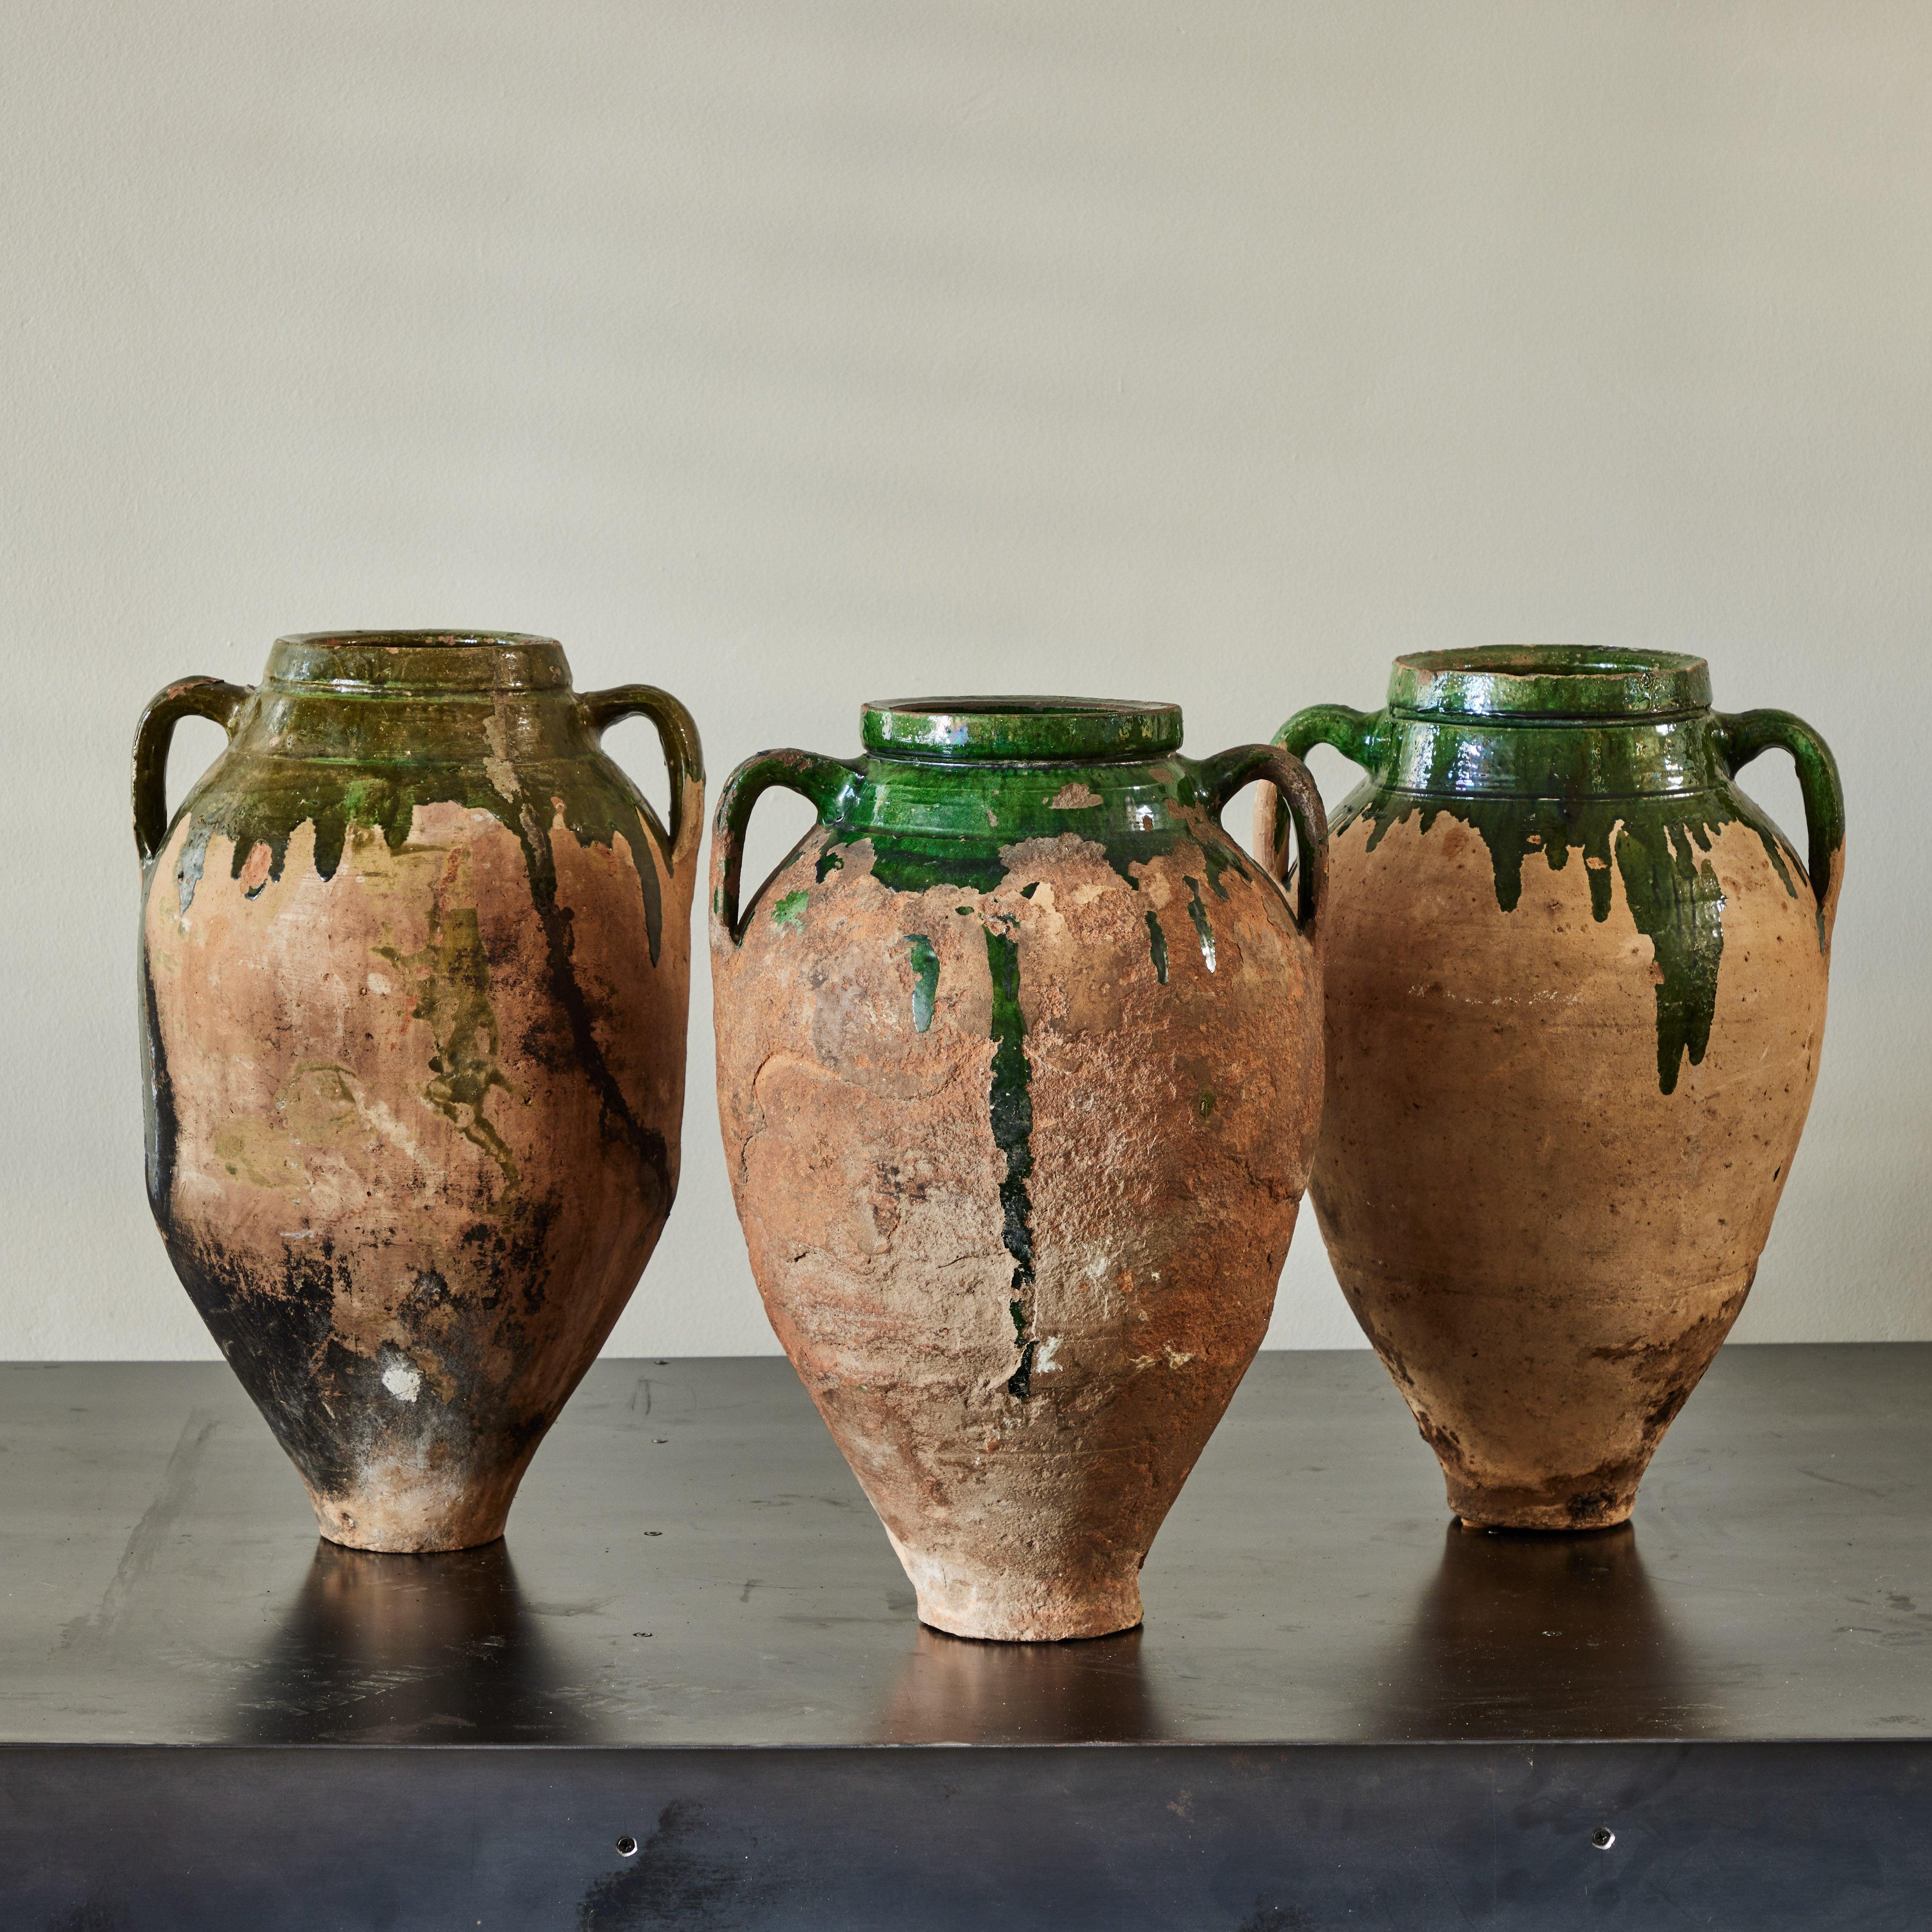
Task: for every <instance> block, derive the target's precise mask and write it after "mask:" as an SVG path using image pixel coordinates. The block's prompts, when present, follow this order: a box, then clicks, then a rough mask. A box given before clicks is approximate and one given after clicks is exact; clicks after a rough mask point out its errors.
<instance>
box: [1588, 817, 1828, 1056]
mask: <svg viewBox="0 0 1932 1932" xmlns="http://www.w3.org/2000/svg"><path fill="white" fill-rule="evenodd" d="M1664 841H1665V842H1664V847H1663V848H1662V849H1661V850H1659V849H1658V847H1656V846H1655V845H1653V844H1649V843H1646V841H1645V840H1643V838H1640V837H1636V836H1634V835H1632V834H1631V832H1630V831H1629V830H1628V829H1625V830H1624V831H1622V832H1619V833H1618V835H1617V871H1618V872H1619V874H1620V875H1621V876H1622V879H1623V882H1624V897H1625V898H1626V899H1627V900H1628V901H1629V904H1630V909H1631V913H1632V915H1633V916H1634V918H1635V919H1636V920H1637V930H1638V931H1639V932H1641V933H1643V934H1644V935H1646V936H1647V937H1648V938H1649V941H1650V942H1651V946H1652V950H1654V952H1655V955H1656V959H1657V965H1658V971H1659V973H1660V974H1661V977H1660V978H1659V980H1658V986H1657V1077H1658V1081H1659V1082H1661V1085H1662V1086H1663V1088H1664V1092H1665V1093H1667V1094H1669V1093H1672V1092H1674V1091H1676V1086H1677V1075H1678V1070H1679V1067H1680V1066H1681V1065H1682V1057H1683V1056H1684V1055H1686V1054H1688V1055H1689V1056H1690V1058H1691V1065H1692V1066H1693V1067H1697V1066H1700V1065H1701V1064H1703V1058H1704V1049H1705V1048H1706V1046H1709V1044H1710V1040H1711V1022H1712V1019H1714V1018H1715V1016H1716V1014H1717V1010H1718V963H1719V962H1720V961H1721V960H1722V959H1723V958H1724V892H1723V889H1721V887H1720V886H1719V885H1718V874H1717V872H1716V871H1715V868H1713V867H1712V864H1711V862H1710V860H1709V859H1705V860H1704V861H1703V863H1702V864H1701V865H1700V863H1699V862H1698V859H1697V850H1696V849H1695V847H1694V844H1693V841H1695V842H1696V846H1697V847H1702V848H1703V850H1705V851H1706V852H1708V851H1709V850H1710V849H1711V841H1710V839H1709V837H1708V836H1707V835H1706V834H1705V833H1704V832H1703V829H1702V828H1701V827H1696V826H1694V827H1692V828H1691V829H1689V830H1688V831H1686V830H1681V829H1679V828H1678V827H1677V826H1666V827H1665V828H1664ZM1787 883H1789V881H1787Z"/></svg>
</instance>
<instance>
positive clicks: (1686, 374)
mask: <svg viewBox="0 0 1932 1932" xmlns="http://www.w3.org/2000/svg"><path fill="white" fill-rule="evenodd" d="M0 209H4V237H0V239H4V245H5V251H4V258H0V616H3V617H4V632H0V644H4V663H3V664H0V684H3V685H4V688H0V732H4V741H0V753H4V755H0V787H4V793H5V796H4V806H5V825H6V829H7V837H6V838H5V851H6V854H7V856H6V860H5V866H6V871H5V919H4V922H0V946H4V947H5V989H6V998H5V1002H4V1026H5V1073H6V1079H5V1089H4V1093H5V1104H4V1106H0V1355H6V1356H14V1357H69V1358H73V1357H89V1356H105V1357H141V1356H158V1357H172V1356H212V1355H214V1349H213V1347H212V1346H211V1343H209V1342H208V1339H207V1337H206V1336H205V1334H204V1333H203V1331H202V1328H201V1327H200V1325H199V1322H198V1320H197V1319H196V1317H195V1316H194V1314H193V1311H192V1310H191V1309H190V1307H189V1305H188V1303H187V1299H186V1298H185V1296H184V1295H183V1294H182V1293H181V1291H180V1290H179V1289H178V1287H177V1286H175V1283H174V1280H173V1279H172V1276H171V1275H170V1274H169V1271H168V1268H167V1267H166V1262H165V1261H164V1259H163V1256H162V1253H161V1250H160V1244H159V1242H158V1241H157V1238H156V1237H155V1236H154V1232H153V1230H152V1229H151V1226H150V1225H149V1223H148V1218H147V1213H146V1208H145V1201H144V1199H143V1196H142V1181H141V1149H140V1116H139V1103H138V1090H137V1074H136V1035H135V1001H134V991H133V944H134V929H135V918H136V896H137V880H136V868H135V863H134V857H133V845H132V841H131V838H130V832H129V829H128V813H127V749H128V745H129V741H130V735H131V733H132V730H133V722H134V719H135V717H136V713H137V712H138V711H139V708H140V706H141V705H142V703H143V702H144V701H145V700H146V699H147V697H148V696H149V695H150V694H151V693H152V692H153V691H154V690H155V689H156V688H157V687H159V686H160V685H161V684H163V682H166V681H167V680H168V679H170V678H172V677H174V676H178V675H181V674H183V673H187V672H190V671H210V672H214V673H219V674H220V675H222V676H226V677H230V678H236V679H252V678H253V677H254V676H255V675H256V674H257V673H258V671H259V670H260V665H261V663H262V660H263V655H264V654H265V652H266V649H267V647H268V645H269V642H270V640H272V637H274V636H275V634H277V633H278V632H279V631H293V630H309V629H320V628H329V627H335V626H350V625H478V626H481V625H489V626H502V627H508V628H520V629H526V630H534V631H544V632H547V633H549V634H553V635H555V636H557V637H561V638H562V640H564V642H565V644H566V645H567V646H568V649H569V651H570V653H571V658H572V659H573V661H574V664H575V667H576V670H577V676H578V682H579V683H580V685H584V686H589V685H599V684H605V683H610V682H617V681H619V680H622V679H632V678H649V679H654V680H655V681H658V682H662V683H664V684H667V685H670V686H671V687H672V688H673V689H675V690H676V691H678V692H679V694H681V695H682V696H683V697H685V700H686V701H687V702H688V703H689V704H690V705H691V707H692V708H693V709H694V711H695V712H696V713H697V717H698V719H699V721H700V724H701V725H702V727H703V732H704V735H705V740H706V750H707V753H708V756H709V763H710V766H711V769H712V775H713V778H714V781H715V780H716V779H717V778H721V777H722V776H723V775H724V773H725V772H727V771H728V770H729V769H730V767H731V766H733V764H734V763H736V761H737V760H739V759H740V758H742V757H745V755H746V754H748V753H750V752H751V751H755V750H757V749H759V748H762V747H763V746H766V745H772V744H784V743H799V744H803V745H808V746H811V747H813V748H817V749H821V750H824V751H836V752H840V753H845V752H849V751H852V750H853V749H855V748H856V742H857V739H856V730H857V707H858V705H859V701H860V700H862V699H863V698H865V697H871V696H894V695H904V694H911V693H915V692H917V691H922V690H930V689H932V688H935V687H938V688H947V689H953V688H977V689H981V690H1001V689H1016V688H1017V689H1022V690H1027V689H1032V690H1039V689H1047V690H1056V689H1058V690H1071V691H1083V692H1092V693H1100V694H1118V695H1127V696H1134V697H1158V698H1173V699H1178V700H1180V701H1181V703H1183V704H1184V706H1185V707H1186V712H1187V724H1188V737H1189V748H1190V750H1191V751H1195V752H1196V753H1197V754H1199V753H1205V752H1208V751H1214V750H1216V749H1218V748H1220V747H1221V746H1223V745H1226V744H1229V743H1234V742H1242V741H1245V740H1248V739H1253V738H1256V737H1258V736H1266V735H1267V734H1268V733H1269V732H1270V731H1271V730H1272V729H1273V728H1274V726H1275V725H1276V724H1278V723H1279V722H1280V720H1281V718H1283V716H1284V715H1286V713H1287V712H1289V710H1291V709H1293V708H1295V707H1296V706H1299V705H1301V704H1302V703H1307V702H1310V701H1311V700H1315V699H1317V698H1339V699H1343V700H1349V701H1351V702H1354V703H1361V704H1370V703H1374V702H1375V701H1376V698H1377V695H1378V693H1379V691H1380V689H1381V688H1382V683H1383V681H1384V679H1385V676H1386V672H1387V665H1388V659H1389V658H1390V657H1391V655H1393V654H1394V652H1397V651H1398V650H1402V649H1415V648H1421V647H1428V646H1453V645H1459V644H1468V643H1485V642H1496V641H1505V640H1526V639H1550V638H1556V639H1565V640H1579V641H1587V642H1599V643H1628V644H1641V645H1652V646H1667V647H1670V648H1673V649H1691V650H1698V651H1703V652H1706V653H1707V654H1708V655H1709V658H1711V660H1712V666H1713V672H1714V676H1715V682H1716V685H1717V690H1718V701H1719V703H1721V704H1722V705H1724V706H1727V707H1728V708H1733V709H1738V708H1742V707H1744V706H1748V705H1753V704H1776V705H1781V706H1787V707H1788V708H1790V709H1796V710H1798V711H1800V712H1802V713H1803V714H1805V715H1806V716H1807V717H1808V718H1810V719H1811V721H1813V722H1814V723H1815V724H1817V726H1818V727H1820V729H1821V730H1823V731H1824V732H1825V733H1826V735H1827V736H1828V737H1829V739H1830V740H1831V741H1832V744H1833V745H1835V748H1837V750H1838V754H1839V756H1840V758H1841V760H1842V763H1843V767H1844V772H1845V780H1846V790H1847V793H1848V795H1849V811H1850V825H1851V832H1850V841H1849V850H1850V864H1849V873H1848V877H1847V883H1846V890H1845V897H1844V902H1843V916H1842V919H1841V923H1840V926H1839V928H1838V941H1837V946H1836V949H1835V952H1836V958H1835V978H1834V986H1833V994H1832V1021H1831V1027H1830V1031H1829V1036H1828V1037H1827V1040H1826V1050H1825V1055H1824V1059H1823V1074H1822V1077H1821V1079H1820V1084H1819V1088H1818V1092H1817V1103H1816V1104H1815V1106H1814V1109H1813V1111H1812V1116H1811V1127H1810V1130H1809V1132H1808V1136H1807V1138H1806V1141H1805V1147H1804V1149H1803V1151H1802V1154H1801V1155H1800V1156H1799V1160H1798V1162H1797V1164H1796V1169H1795V1172H1794V1173H1793V1177H1792V1180H1791V1183H1790V1190H1789V1192H1788V1193H1787V1196H1786V1199H1785V1202H1784V1208H1783V1211H1782V1214H1781V1218H1780V1220H1779V1222H1778V1226H1777V1229H1776V1232H1775V1234H1774V1235H1773V1238H1772V1244H1771V1247H1770V1250H1769V1253H1767V1255H1766V1258H1765V1261H1764V1265H1763V1271H1762V1273H1761V1274H1760V1279H1759V1281H1758V1284H1757V1290H1756V1292H1755V1294H1754V1297H1753V1299H1752V1301H1751V1304H1750V1307H1749V1308H1748V1310H1747V1311H1746V1313H1745V1317H1744V1319H1743V1322H1742V1324H1741V1325H1740V1328H1739V1335H1740V1337H1744V1338H1748V1339H1751V1340H1757V1341H1779V1340H1811V1339H1819V1338H1847V1339H1870V1338H1894V1337H1932V1288H1928V1281H1927V1212H1928V1201H1932V1185H1928V1183H1932V1175H1928V1171H1927V1170H1928V1161H1927V1133H1926V1127H1927V1120H1926V1101H1925V1096H1926V1093H1927V1079H1928V1075H1932V1049H1928V1037H1927V1025H1926V1023H1925V1018H1924V1014H1925V1002H1926V993H1927V967H1926V960H1927V939H1928V922H1927V904H1928V900H1932V865H1928V860H1927V856H1926V855H1927V833H1926V829H1925V828H1926V827H1927V824H1928V823H1932V775H1929V774H1928V763H1927V757H1926V754H1925V745H1926V741H1927V740H1926V734H1927V731H1928V730H1932V703H1928V700H1932V688H1928V686H1932V667H1928V661H1927V649H1926V646H1927V640H1928V637H1932V266H1928V247H1932V11H1928V10H1927V9H1926V8H1924V7H1923V6H1921V5H1911V4H1900V5H1886V4H1882V0H1850V3H1849V4H1842V5H1837V4H1835V5H1826V4H1822V3H1821V0H1813V4H1809V5H1778V4H1775V0H1761V4H1757V5H1752V6H1750V7H1737V6H1734V5H1715V4H1697V0H1691V3H1690V4H1684V5H1661V4H1643V0H1622V4H1619V5H1582V4H1577V5H1565V4H1552V3H1551V0H1523V4H1515V5H1511V4H1493V5H1490V4H1480V0H1472V4H1468V5H1426V4H1402V0H1348V4H1346V5H1343V4H1334V5H1315V4H1304V5H1290V4H1280V0H1278V3H1277V4H1272V5H1205V6H1197V5H1172V4H1170V5H1157V4H1153V0H1052V4H1048V5H1040V4H1028V5H1016V4H1010V5H999V4H990V0H985V3H983V4H982V3H980V0H956V4H947V0H847V4H835V0H729V4H720V0H624V4H618V3H617V0H611V4H607V5H595V4H587V0H542V4H540V5H539V4H523V5H516V4H511V0H463V3H462V4H460V5H457V4H412V5H408V6H401V7H399V6H395V5H391V4H388V0H382V4H377V0H328V4H326V5H320V4H317V5H304V4H296V0H227V4H224V3H223V0H169V4H167V5H151V6H145V7H143V6H133V5H126V4H118V0H117V4H111V5H110V4H104V0H10V5H7V7H5V9H4V10H0ZM216 743H217V735H216V734H215V733H214V730H213V728H212V727H194V729H193V730H184V731H183V732H182V733H181V741H180V749H179V750H178V753H177V756H176V759H175V787H176V789H175V796H178V795H179V790H180V788H181V786H182V785H184V784H185V783H186V782H187V780H188V779H189V778H190V777H191V776H192V775H193V771H194V769H196V768H198V766H199V765H200V764H201V763H204V762H205V760H207V759H208V757H211V755H212V754H213V751H214V748H215V746H216ZM612 745H613V750H615V751H616V752H617V754H618V755H619V757H622V758H623V759H625V760H626V761H627V762H628V763H631V767H632V769H634V770H640V771H642V770H644V769H647V768H649V769H650V771H651V775H650V777H649V780H648V785H649V788H650V789H652V790H653V792H654V794H655V795H656V796H659V797H661V796H662V794H663V790H664V787H663V781H662V778H661V775H660V774H658V773H657V772H655V746H654V740H653V739H652V734H651V733H650V731H649V727H647V726H645V725H642V724H632V725H630V726H627V727H623V729H622V730H621V731H620V732H619V733H613V739H612ZM1319 760H1320V762H1319V763H1318V766H1317V771H1318V775H1319V776H1320V777H1321V778H1322V780H1323V781H1324V783H1325V785H1326V786H1327V787H1328V790H1329V793H1330V796H1331V799H1334V798H1336V797H1338V796H1340V790H1341V789H1342V788H1343V785H1344V784H1345V779H1344V775H1343V766H1342V765H1341V763H1340V760H1337V759H1336V758H1334V756H1333V754H1328V753H1322V754H1319ZM1750 782H1751V789H1752V790H1754V791H1755V792H1756V793H1757V794H1758V796H1760V798H1762V799H1764V800H1765V802H1766V803H1767V804H1769V806H1770V807H1771V808H1772V811H1773V812H1774V813H1775V815H1776V816H1777V817H1778V818H1779V819H1780V820H1781V822H1782V823H1784V824H1785V825H1786V826H1787V828H1788V829H1792V830H1793V831H1794V832H1801V834H1802V815H1801V813H1800V810H1799V805H1798V799H1797V793H1796V787H1795V785H1794V784H1793V783H1792V782H1791V781H1790V778H1789V777H1788V775H1787V770H1786V769H1776V770H1774V769H1772V760H1766V761H1765V763H1763V765H1761V766H1757V767H1754V768H1753V770H1752V772H1751V774H1750ZM786 805H791V806H792V811H791V813H790V815H789V816H788V815H787V811H786V808H785V807H786ZM761 810H762V811H763V814H765V815H764V816H763V817H761V819H760V829H759V830H758V832H757V839H756V841H754V853H753V861H754V864H757V863H758V862H760V860H763V862H769V860H771V859H775V857H776V856H778V852H779V851H780V850H781V849H782V847H783V846H784V844H786V843H788V842H789V841H790V838H792V837H793V836H795V835H796V833H797V832H799V830H800V829H802V824H801V817H802V807H798V806H796V803H795V802H793V801H785V802H783V803H778V804H771V805H766V807H764V808H761ZM1230 822H1231V823H1233V824H1235V825H1236V826H1237V827H1240V826H1242V825H1243V824H1244V823H1245V815H1244V814H1243V813H1241V812H1239V811H1238V812H1237V813H1236V814H1231V821H1230ZM760 841H761V842H760ZM1801 845H1802V835H1801ZM695 994H696V999H695V1006H694V1014H693V1028H692V1036H691V1094H690V1100H689V1106H688V1114H687V1117H686V1122H685V1148H686V1151H685V1185H684V1191H683V1193H682V1197H681V1199H680V1200H679V1205H678V1208H677V1211H676V1214H674V1215H673V1217H672V1220H671V1223H670V1228H669V1230H668V1232H667V1235H666V1236H665V1238H664V1243H663V1244H662V1246H661V1248H660V1250H659V1251H658V1256H657V1259H656V1260H655V1262H653V1264H652V1268H651V1270H650V1272H649V1274H648V1276H647V1277H646V1280H645V1281H644V1283H643V1286H641V1288H640V1290H639V1292H638V1293H637V1297H636V1298H635V1300H634V1302H633V1303H632V1304H631V1309H630V1310H629V1312H628V1314H627V1315H626V1316H625V1318H624V1320H623V1321H622V1324H621V1325H619V1328H618V1330H617V1331H616V1336H615V1337H614V1338H613V1343H612V1347H613V1349H616V1351H618V1352H628V1353H645V1354H652V1355H670V1354H673V1353H678V1352H725V1353H729V1352H751V1351H760V1350H765V1349H770V1348H771V1347H772V1346H773V1344H772V1340H771V1337H770V1335H769V1331H768V1330H767V1328H766V1326H765V1324H764V1322H763V1316H762V1315H761V1313H760V1310H759V1307H758V1304H757V1298H756V1295H755V1293H754V1290H753V1289H752V1286H751V1281H750V1278H749V1275H748V1271H747V1269H746V1267H745V1262H744V1259H743V1254H742V1248H741V1247H740V1245H739V1237H738V1232H737V1228H736V1222H735V1220H733V1215H732V1212H731V1208H730V1199H729V1195H728V1192H727V1187H726V1184H725V1180H724V1170H723V1161H722V1157H721V1154H720V1153H719V1151H718V1144H717V1138H716V1133H715V1127H714V1117H713V1112H712V1107H713V1100H712V1087H711V1065H710V1053H709V1031H708V1029H709V982H708V980H707V979H706V977H705V974H704V972H703V967H702V965H701V964H700V968H699V971H698V974H697V986H696V989H695ZM1272 1339H1273V1340H1274V1342H1275V1343H1277V1344H1295V1345H1301V1346H1324V1347H1326V1346H1354V1345H1355V1344H1357V1343H1358V1341H1359V1337H1358V1335H1357V1334H1356V1332H1355V1328H1354V1325H1353V1324H1352V1321H1351V1320H1350V1319H1349V1315H1348V1313H1347V1311H1346V1308H1345V1307H1343V1303H1342V1301H1341V1298H1340V1295H1339V1294H1338V1292H1337V1290H1336V1288H1335V1286H1334V1281H1333V1279H1332V1277H1331V1275H1330V1274H1329V1272H1328V1266H1327V1264H1326V1262H1325V1259H1324V1258H1323V1256H1322V1249H1321V1244H1320V1241H1319V1236H1318V1235H1317V1233H1316V1229H1315V1226H1314V1225H1313V1216H1312V1215H1310V1216H1309V1217H1307V1218H1306V1219H1305V1220H1304V1223H1303V1226H1302V1228H1301V1232H1300V1234H1299V1235H1298V1238H1297V1241H1296V1244H1295V1250H1294V1253H1293V1254H1292V1257H1291V1259H1290V1260H1289V1265H1288V1268H1287V1271H1286V1276H1285V1277H1284V1280H1283V1292H1282V1297H1281V1302H1280V1312H1279V1313H1278V1315H1277V1319H1276V1322H1275V1326H1274V1331H1273V1337H1272Z"/></svg>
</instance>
